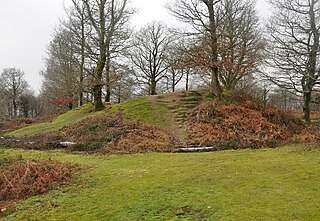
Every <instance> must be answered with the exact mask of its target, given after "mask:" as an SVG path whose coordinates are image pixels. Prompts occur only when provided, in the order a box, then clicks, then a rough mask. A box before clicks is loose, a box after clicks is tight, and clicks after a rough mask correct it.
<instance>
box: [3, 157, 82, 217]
mask: <svg viewBox="0 0 320 221" xmlns="http://www.w3.org/2000/svg"><path fill="white" fill-rule="evenodd" d="M0 163H1V164H0V165H1V166H0V211H1V212H3V211H5V210H6V209H8V208H10V207H12V205H14V202H16V201H17V200H20V199H25V198H27V197H29V196H33V195H38V194H44V193H46V192H47V191H48V190H50V189H52V188H54V187H57V186H58V185H61V184H64V183H66V182H69V181H70V180H71V175H72V173H73V172H74V171H75V170H76V168H77V166H75V165H72V164H69V163H68V164H66V163H60V162H58V161H56V160H23V159H22V158H21V157H18V158H10V159H2V160H1V162H0Z"/></svg>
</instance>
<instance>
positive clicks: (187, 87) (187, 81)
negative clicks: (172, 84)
mask: <svg viewBox="0 0 320 221" xmlns="http://www.w3.org/2000/svg"><path fill="white" fill-rule="evenodd" d="M188 90H189V71H187V76H186V91H188Z"/></svg>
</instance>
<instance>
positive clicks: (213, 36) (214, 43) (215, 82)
mask: <svg viewBox="0 0 320 221" xmlns="http://www.w3.org/2000/svg"><path fill="white" fill-rule="evenodd" d="M203 2H204V3H205V4H206V6H207V8H208V12H209V28H210V31H209V32H210V41H211V42H210V45H211V59H212V68H211V85H210V86H211V88H210V93H211V94H212V95H214V96H217V97H220V96H221V94H222V90H221V86H220V82H219V68H218V66H217V65H218V64H217V63H218V48H217V47H218V36H217V24H216V20H215V19H216V15H215V11H214V4H215V3H214V2H213V1H212V0H207V1H203Z"/></svg>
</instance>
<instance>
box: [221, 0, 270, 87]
mask: <svg viewBox="0 0 320 221" xmlns="http://www.w3.org/2000/svg"><path fill="white" fill-rule="evenodd" d="M254 7H255V4H254V1H252V0H247V1H238V0H224V1H222V4H221V15H222V18H221V24H222V25H220V26H218V33H219V38H218V53H219V57H220V65H219V68H220V69H219V71H220V72H219V79H220V81H221V83H222V85H223V86H224V87H225V88H226V89H228V90H234V89H235V88H236V85H237V84H238V82H239V81H240V80H241V79H242V78H243V77H245V76H248V75H252V74H253V73H254V72H256V69H257V68H258V67H259V65H260V64H261V61H262V58H263V56H262V52H263V49H264V42H263V39H262V33H261V31H260V28H259V19H258V16H257V13H256V11H255V8H254Z"/></svg>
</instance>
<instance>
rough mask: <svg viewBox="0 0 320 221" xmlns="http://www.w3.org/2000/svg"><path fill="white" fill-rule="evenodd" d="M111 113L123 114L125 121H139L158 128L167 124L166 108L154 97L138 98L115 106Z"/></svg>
mask: <svg viewBox="0 0 320 221" xmlns="http://www.w3.org/2000/svg"><path fill="white" fill-rule="evenodd" d="M111 111H114V112H122V113H124V114H125V118H126V119H127V120H139V121H141V122H143V123H147V124H152V125H156V126H160V127H165V126H166V124H167V116H168V114H167V107H166V105H164V104H162V103H159V102H157V99H156V96H147V97H138V98H134V99H131V100H129V101H126V102H123V103H120V104H115V105H114V106H112V108H111Z"/></svg>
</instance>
